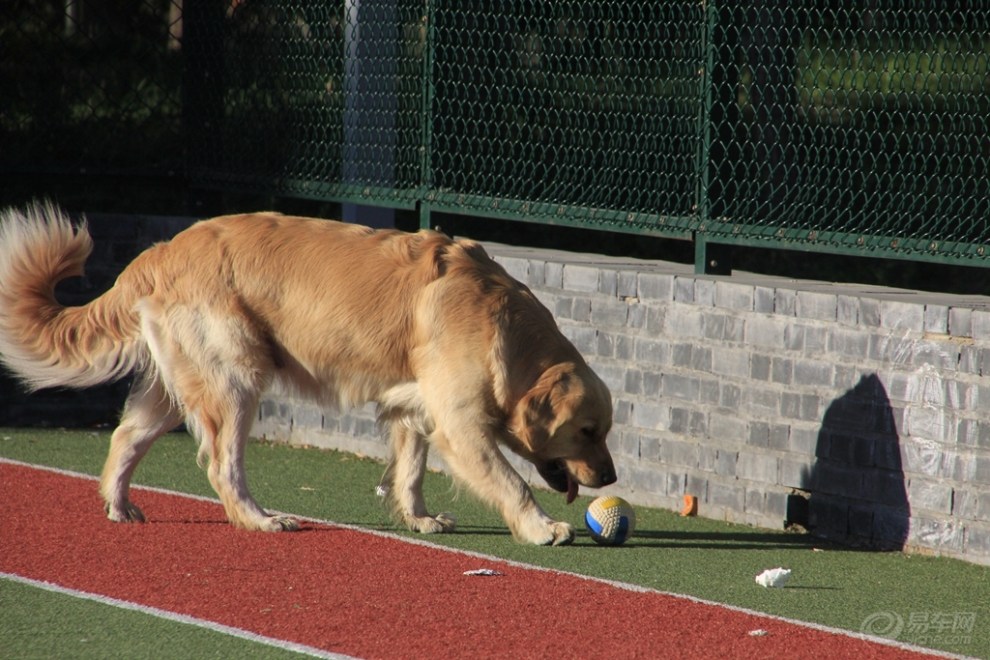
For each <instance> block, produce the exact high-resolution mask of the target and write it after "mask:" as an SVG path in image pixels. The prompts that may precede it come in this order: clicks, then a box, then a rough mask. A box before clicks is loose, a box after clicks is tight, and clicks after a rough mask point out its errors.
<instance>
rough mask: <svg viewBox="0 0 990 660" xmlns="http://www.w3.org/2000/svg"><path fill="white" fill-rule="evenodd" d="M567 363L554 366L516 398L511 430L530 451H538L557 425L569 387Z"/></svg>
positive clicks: (558, 424)
mask: <svg viewBox="0 0 990 660" xmlns="http://www.w3.org/2000/svg"><path fill="white" fill-rule="evenodd" d="M567 366H568V365H554V366H553V367H551V368H550V369H547V370H546V371H544V372H543V374H542V375H541V376H540V378H539V379H538V380H537V381H536V383H535V384H534V385H533V386H532V387H531V388H530V389H529V390H528V391H527V392H526V394H524V395H523V396H522V398H520V399H519V403H517V404H516V407H515V410H513V413H512V418H511V420H510V425H511V429H512V433H513V434H514V435H515V436H516V437H517V438H519V440H520V441H521V442H522V443H523V445H525V447H526V449H528V450H529V451H530V452H533V453H538V452H539V451H540V449H542V448H543V446H544V445H546V443H547V440H549V439H550V437H551V436H552V435H553V434H554V432H555V431H556V430H557V427H558V426H560V419H559V418H560V414H559V411H560V407H561V404H562V401H563V399H564V398H565V396H566V395H567V392H568V390H569V389H570V380H571V379H570V372H571V370H570V369H568V368H567Z"/></svg>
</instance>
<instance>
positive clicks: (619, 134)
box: [0, 0, 990, 268]
mask: <svg viewBox="0 0 990 660" xmlns="http://www.w3.org/2000/svg"><path fill="white" fill-rule="evenodd" d="M0 21H2V23H0V49H2V50H0V110H2V112H0V139H2V140H3V147H2V150H0V172H4V171H5V172H21V171H24V170H31V169H38V170H43V171H63V170H72V169H74V168H75V169H79V168H87V169H88V170H101V169H105V170H115V171H120V172H127V171H132V172H139V171H149V170H151V171H164V170H169V171H172V170H180V171H181V172H182V173H183V174H184V175H185V176H186V177H188V180H189V182H190V183H191V184H192V185H194V186H199V187H203V188H212V189H218V190H225V191H230V190H239V191H247V192H258V193H264V194H271V195H281V196H288V197H302V198H310V199H317V200H328V201H339V202H357V203H365V204H371V205H378V206H386V207H393V208H405V209H419V210H420V211H421V219H422V221H423V223H424V224H425V223H427V222H429V217H430V214H431V213H433V212H454V213H460V214H470V215H475V216H488V217H499V218H509V219H514V220H525V221H529V222H536V223H543V224H553V225H572V226H578V227H584V228H593V229H602V230H607V231H615V232H625V233H633V234H644V235H658V236H667V237H680V238H692V239H694V241H695V244H696V245H697V246H698V247H699V249H698V254H699V258H698V263H699V268H703V267H705V265H706V264H707V263H708V262H707V261H706V259H705V256H704V255H705V250H706V249H707V246H710V245H713V244H734V245H744V246H745V245H749V246H754V245H755V246H764V247H786V248H798V249H806V250H815V251H821V252H831V253H844V254H856V255H869V256H884V257H903V258H909V259H914V260H920V261H940V262H945V263H954V264H963V265H977V266H985V265H990V255H988V254H987V250H988V249H990V177H988V173H987V166H988V164H990V125H988V124H990V7H988V6H986V5H985V4H984V3H976V2H965V1H957V2H941V3H932V2H921V1H920V0H919V1H910V2H904V1H897V2H895V1H893V0H870V1H869V2H865V3H857V4H856V5H855V6H853V5H849V4H848V3H839V2H837V1H835V0H814V1H811V0H795V1H794V2H789V3H778V2H770V1H769V0H756V1H754V2H748V3H734V2H733V3H730V2H715V1H711V0H709V1H707V2H706V1H703V0H692V1H690V2H687V1H672V0H660V1H656V2H652V1H651V2H626V1H618V0H560V1H558V2H553V3H550V2H544V1H542V0H539V1H538V0H499V1H491V0H486V1H482V0H458V1H457V2H453V1H449V0H375V1H371V0H345V1H344V2H337V3H328V2H325V1H317V0H196V1H191V0H185V2H183V0H142V1H141V2H125V1H124V0H57V1H52V0H48V1H39V0H9V1H8V2H5V3H3V6H2V8H0Z"/></svg>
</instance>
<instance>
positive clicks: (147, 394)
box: [100, 377, 182, 522]
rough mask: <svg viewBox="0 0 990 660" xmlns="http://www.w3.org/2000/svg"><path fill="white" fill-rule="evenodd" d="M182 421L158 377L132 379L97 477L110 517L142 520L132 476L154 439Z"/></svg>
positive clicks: (133, 520) (127, 520) (134, 520)
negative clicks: (134, 499) (133, 496)
mask: <svg viewBox="0 0 990 660" xmlns="http://www.w3.org/2000/svg"><path fill="white" fill-rule="evenodd" d="M181 422H182V415H181V413H180V411H179V409H178V407H177V406H176V405H175V404H174V403H173V401H172V399H171V398H169V396H168V394H167V393H166V392H165V389H164V387H162V384H161V381H159V380H158V379H157V378H155V377H146V378H142V379H138V380H136V381H135V382H134V384H133V385H132V386H131V391H130V394H129V395H128V397H127V403H126V404H125V405H124V413H123V415H121V418H120V424H119V425H118V426H117V428H116V429H115V430H114V432H113V436H112V437H111V439H110V452H109V454H108V455H107V460H106V463H104V465H103V476H102V477H101V479H100V493H101V494H102V495H103V501H104V505H105V508H106V511H107V517H108V518H110V520H113V521H114V522H144V514H142V513H141V510H140V509H139V508H138V507H137V506H135V505H134V504H133V503H131V501H130V497H129V491H130V484H131V476H132V475H133V474H134V469H135V468H136V467H137V464H138V463H139V462H140V460H141V458H143V457H144V455H145V454H146V453H147V452H148V449H149V448H150V447H151V445H152V444H154V442H155V440H157V439H158V438H159V437H161V435H162V434H163V433H167V432H168V431H171V430H172V429H174V428H175V427H176V426H178V425H179V424H180V423H181Z"/></svg>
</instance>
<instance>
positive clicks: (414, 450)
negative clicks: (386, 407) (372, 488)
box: [390, 422, 456, 534]
mask: <svg viewBox="0 0 990 660" xmlns="http://www.w3.org/2000/svg"><path fill="white" fill-rule="evenodd" d="M390 434H391V443H392V453H393V458H392V460H393V461H394V463H393V465H392V467H391V470H390V472H391V477H392V497H393V501H394V504H395V509H396V513H397V514H398V515H399V517H401V519H402V522H403V523H405V525H406V527H408V528H409V529H411V530H412V531H414V532H421V533H423V534H436V533H438V532H450V531H453V529H454V527H455V524H456V521H455V520H454V518H453V516H451V515H450V514H449V513H441V514H438V515H437V516H431V515H430V514H429V512H428V511H427V509H426V502H425V500H424V499H423V475H424V473H425V472H426V455H427V452H428V450H429V445H428V444H427V442H426V439H425V438H424V437H423V436H421V435H420V434H419V433H417V432H416V431H414V430H413V429H410V428H409V427H408V426H405V425H404V424H402V423H400V422H393V423H392V425H391V428H390Z"/></svg>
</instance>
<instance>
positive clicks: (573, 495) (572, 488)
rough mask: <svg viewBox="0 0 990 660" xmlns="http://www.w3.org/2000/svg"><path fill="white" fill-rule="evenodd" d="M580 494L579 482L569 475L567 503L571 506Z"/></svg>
mask: <svg viewBox="0 0 990 660" xmlns="http://www.w3.org/2000/svg"><path fill="white" fill-rule="evenodd" d="M577 493H578V482H577V481H575V480H574V477H572V476H571V475H569V474H568V475H567V503H568V504H570V503H571V502H573V501H574V500H576V499H577Z"/></svg>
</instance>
